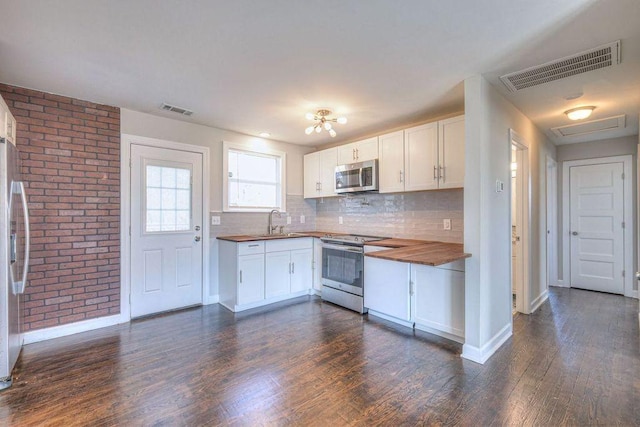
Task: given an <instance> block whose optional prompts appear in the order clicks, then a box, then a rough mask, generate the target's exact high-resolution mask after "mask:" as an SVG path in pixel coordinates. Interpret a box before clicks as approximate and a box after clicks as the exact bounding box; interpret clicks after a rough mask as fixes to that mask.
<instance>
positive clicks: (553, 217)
mask: <svg viewBox="0 0 640 427" xmlns="http://www.w3.org/2000/svg"><path fill="white" fill-rule="evenodd" d="M546 199H547V214H546V226H547V227H546V235H547V240H546V244H547V290H548V289H549V286H555V285H556V284H557V281H558V162H556V161H555V160H554V159H553V158H552V157H550V156H548V155H547V169H546Z"/></svg>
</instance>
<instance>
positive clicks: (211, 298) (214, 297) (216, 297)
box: [202, 295, 220, 305]
mask: <svg viewBox="0 0 640 427" xmlns="http://www.w3.org/2000/svg"><path fill="white" fill-rule="evenodd" d="M219 302H220V295H211V296H209V298H207V299H206V300H205V302H204V303H203V304H202V305H211V304H217V303H219Z"/></svg>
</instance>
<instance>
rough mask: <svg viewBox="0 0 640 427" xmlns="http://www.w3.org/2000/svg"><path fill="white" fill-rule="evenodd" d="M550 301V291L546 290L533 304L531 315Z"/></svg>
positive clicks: (530, 310)
mask: <svg viewBox="0 0 640 427" xmlns="http://www.w3.org/2000/svg"><path fill="white" fill-rule="evenodd" d="M548 299H549V290H547V289H545V290H544V292H542V293H541V294H540V296H539V297H538V298H536V299H534V300H533V301H532V302H531V307H530V309H529V314H532V313H533V312H534V311H536V310H537V309H538V308H540V306H541V305H542V304H544V302H545V301H546V300H548Z"/></svg>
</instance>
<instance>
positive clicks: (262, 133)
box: [260, 132, 271, 138]
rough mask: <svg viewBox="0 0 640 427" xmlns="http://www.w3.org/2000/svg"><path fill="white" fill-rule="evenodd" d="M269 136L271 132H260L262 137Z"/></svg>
mask: <svg viewBox="0 0 640 427" xmlns="http://www.w3.org/2000/svg"><path fill="white" fill-rule="evenodd" d="M270 136H271V134H270V133H269V132H260V137H262V138H269V137H270Z"/></svg>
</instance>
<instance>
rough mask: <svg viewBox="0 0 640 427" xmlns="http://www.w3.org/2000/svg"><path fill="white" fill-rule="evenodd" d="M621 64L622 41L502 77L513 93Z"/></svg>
mask: <svg viewBox="0 0 640 427" xmlns="http://www.w3.org/2000/svg"><path fill="white" fill-rule="evenodd" d="M619 63H620V40H618V41H615V42H613V43H609V44H606V45H604V46H599V47H596V48H593V49H589V50H585V51H584V52H580V53H577V54H575V55H571V56H566V57H564V58H560V59H557V60H555V61H551V62H547V63H546V64H542V65H537V66H535V67H530V68H527V69H525V70H521V71H516V72H515V73H510V74H506V75H504V76H502V77H500V80H502V83H504V84H505V85H506V86H507V88H509V90H510V91H511V92H516V91H518V90H522V89H526V88H528V87H532V86H538V85H541V84H543V83H548V82H552V81H554V80H560V79H564V78H565V77H571V76H575V75H576V74H582V73H586V72H588V71H593V70H597V69H599V68H606V67H611V66H613V65H617V64H619Z"/></svg>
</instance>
